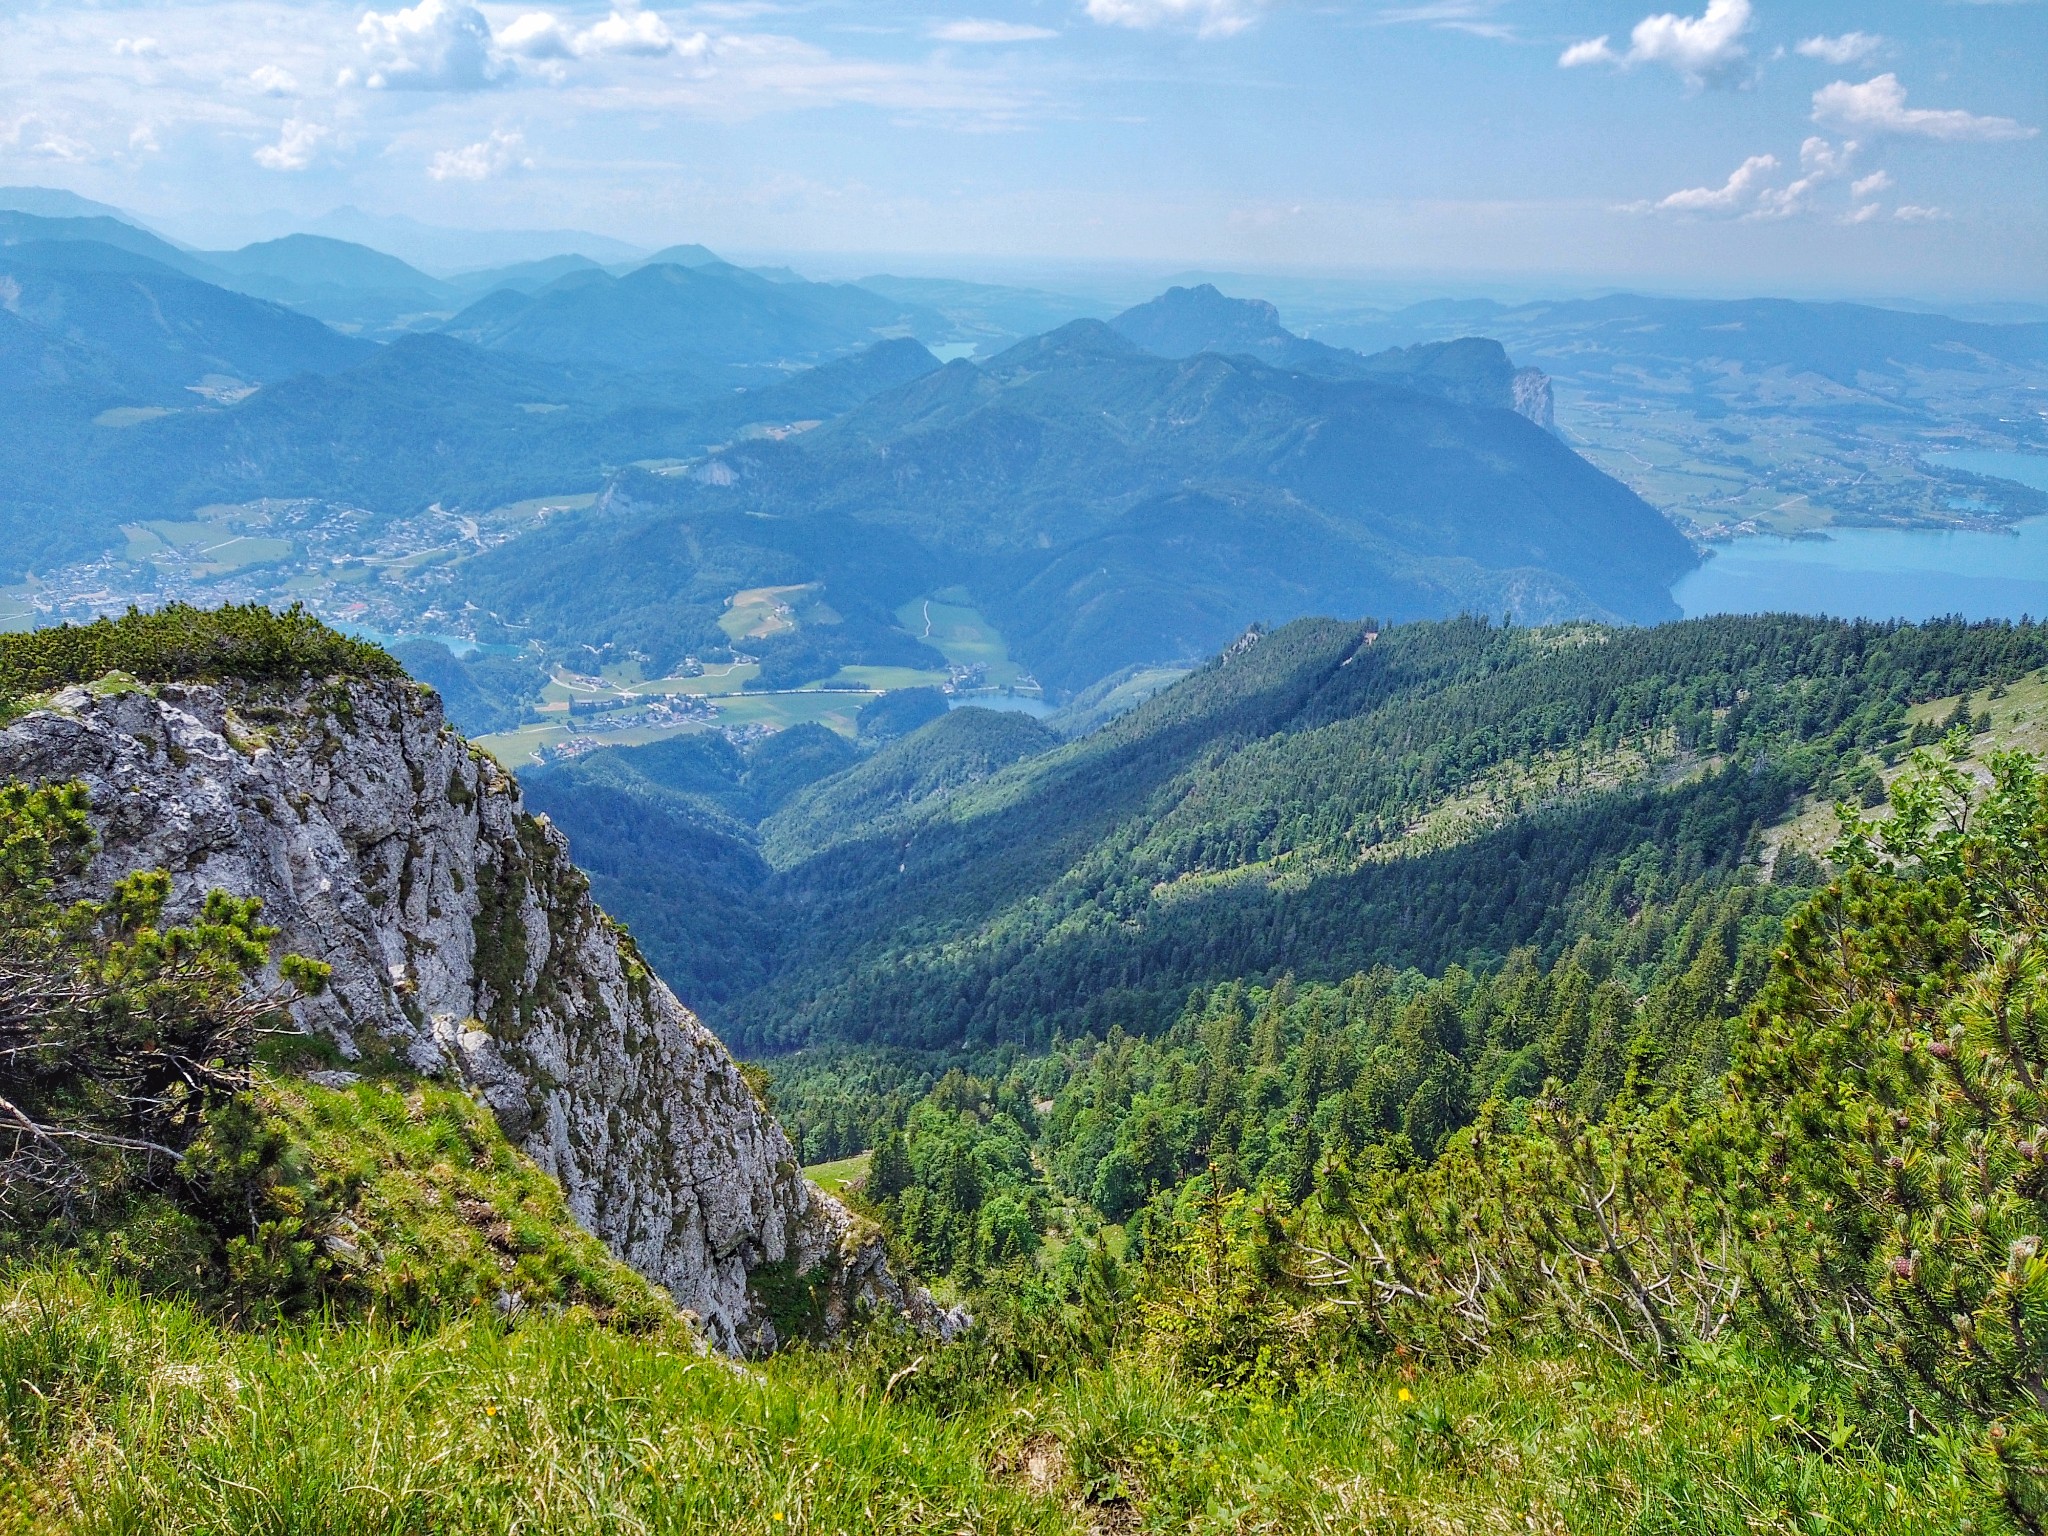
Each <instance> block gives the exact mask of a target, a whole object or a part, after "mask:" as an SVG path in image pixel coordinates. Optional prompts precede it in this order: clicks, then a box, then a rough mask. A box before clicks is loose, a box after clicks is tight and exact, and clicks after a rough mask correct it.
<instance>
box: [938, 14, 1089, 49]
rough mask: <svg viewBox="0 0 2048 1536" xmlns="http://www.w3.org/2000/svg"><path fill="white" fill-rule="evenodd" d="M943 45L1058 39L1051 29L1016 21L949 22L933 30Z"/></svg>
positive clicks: (1031, 41)
mask: <svg viewBox="0 0 2048 1536" xmlns="http://www.w3.org/2000/svg"><path fill="white" fill-rule="evenodd" d="M932 36H933V37H935V38H937V39H938V40H939V41H940V42H942V43H1035V42H1041V41H1043V40H1044V39H1046V38H1048V37H1058V36H1059V33H1057V32H1055V31H1053V29H1052V28H1051V27H1029V26H1025V25H1024V24H1023V23H1021V22H1015V21H978V20H972V19H970V20H966V21H949V22H946V23H944V24H943V25H940V26H936V27H933V28H932Z"/></svg>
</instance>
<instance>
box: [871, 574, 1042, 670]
mask: <svg viewBox="0 0 2048 1536" xmlns="http://www.w3.org/2000/svg"><path fill="white" fill-rule="evenodd" d="M967 599H968V594H967V593H966V592H964V591H962V590H961V589H960V588H958V587H949V588H948V589H946V590H945V591H943V592H935V593H933V594H932V595H931V596H930V597H925V598H913V599H912V600H911V601H909V602H907V603H905V604H904V605H903V606H902V607H901V608H898V609H897V610H896V622H897V623H898V624H901V625H902V626H903V627H904V628H905V629H906V630H908V631H909V632H910V633H911V634H913V635H915V636H917V637H918V638H919V639H920V640H923V641H924V642H925V643H926V644H928V645H930V646H931V647H932V648H933V649H934V650H936V651H938V652H939V653H940V654H941V655H942V656H944V657H945V658H946V660H947V661H948V662H950V663H952V665H954V666H955V667H983V668H986V673H985V675H984V677H983V679H982V682H981V686H983V687H987V688H993V689H1010V688H1015V689H1018V690H1019V691H1024V692H1030V693H1036V692H1038V684H1037V682H1036V681H1035V680H1034V679H1033V678H1032V677H1031V675H1030V674H1029V673H1028V672H1026V671H1025V670H1024V668H1023V667H1021V666H1019V665H1018V664H1017V663H1016V662H1014V661H1012V660H1011V659H1010V648H1009V646H1008V645H1007V644H1005V643H1004V641H1003V637H1002V635H1001V634H1000V633H998V632H997V630H996V628H995V626H994V625H992V624H990V623H989V622H988V620H986V619H984V618H983V617H982V616H981V614H980V612H979V611H978V610H977V609H975V608H974V607H973V606H971V605H970V603H969V602H968V600H967Z"/></svg>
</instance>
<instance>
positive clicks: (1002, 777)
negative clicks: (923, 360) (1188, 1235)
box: [535, 617, 2048, 1049]
mask: <svg viewBox="0 0 2048 1536" xmlns="http://www.w3.org/2000/svg"><path fill="white" fill-rule="evenodd" d="M2044 661H2048V640H2044V638H2043V631H2041V630H2040V629H2038V628H2035V627H2031V626H2013V625H1977V626H1967V625H1962V624H1934V625H1926V626H1918V627H1915V626H1900V625H1872V624H1844V623H1838V622H1833V621H1828V620H1810V619H1793V618H1782V617H1780V618H1730V619H1714V620H1703V621H1694V622H1689V623H1684V624H1675V625H1668V626H1663V627H1660V628H1654V629H1639V630H1609V629H1601V628H1596V627H1592V626H1578V627H1568V628H1563V629H1549V630H1544V629H1537V630H1525V629H1519V628H1501V627H1498V626H1495V625H1491V624H1488V623H1486V622H1484V621H1479V620H1459V621H1454V622H1449V623H1442V624H1416V625H1402V626H1397V627H1389V628H1369V627H1365V626H1360V625H1356V624H1340V623H1337V622H1335V621H1330V620H1315V621H1304V622H1302V623H1299V624H1295V625H1291V626H1289V627H1287V628H1285V629H1282V630H1279V631H1276V632H1274V633H1272V634H1270V635H1260V634H1258V633H1256V632H1254V633H1251V634H1248V635H1247V636H1246V637H1245V638H1244V640H1243V641H1242V642H1240V643H1239V644H1238V645H1236V646H1233V647H1232V648H1231V650H1230V651H1229V652H1227V653H1226V654H1225V655H1224V656H1222V657H1220V658H1218V659H1217V660H1215V661H1213V662H1212V663H1210V664H1209V665H1208V666H1207V667H1206V668H1204V669H1202V670H1201V671H1199V672H1197V673H1196V674H1194V675H1193V676H1191V677H1189V678H1188V679H1186V680H1185V681H1183V682H1182V683H1180V684H1179V685H1177V686H1175V687H1173V688H1171V689H1169V690H1167V691H1166V692H1165V693H1162V694H1160V695H1158V696H1156V697H1154V698H1152V699H1151V700H1149V701H1148V702H1146V703H1145V704H1143V705H1141V706H1140V707H1139V708H1137V709H1136V710H1134V711H1132V712H1131V713H1130V714H1128V715H1126V716H1124V717H1122V718H1120V719H1118V720H1116V721H1114V722H1112V723H1111V724H1109V725H1108V726H1106V727H1104V728H1102V729H1100V730H1098V731H1096V732H1094V733H1093V734H1091V735H1089V736H1086V737H1083V738H1081V739H1080V740H1077V741H1074V742H1070V743H1066V744H1063V745H1058V746H1055V747H1051V748H1050V749H1046V750H1040V751H1037V752H1033V753H1031V754H1030V755H1027V756H1024V757H1023V758H1022V759H1021V760H1018V761H1016V762H1014V763H1011V764H1010V765H1009V766H1001V758H1000V754H998V755H997V756H995V757H987V758H981V759H972V760H969V759H963V758H962V756H961V748H962V746H963V744H965V743H966V741H967V740H968V737H967V736H966V735H965V734H963V732H964V731H965V726H966V722H965V721H964V720H948V721H944V722H941V723H940V724H939V725H936V726H930V727H926V728H925V729H924V730H923V731H920V732H918V733H916V734H914V735H912V736H910V737H908V738H905V739H903V740H902V741H899V742H897V743H895V744H894V745H892V746H890V747H888V748H886V749H885V752H884V754H883V755H879V756H877V757H874V758H871V759H869V760H868V761H867V762H864V763H862V764H861V765H860V766H858V767H855V768H851V769H847V770H843V771H842V775H841V777H839V778H827V779H825V780H823V781H822V782H820V783H818V784H817V785H815V786H813V787H812V788H811V789H809V790H807V791H805V792H804V794H803V795H801V796H799V797H798V798H797V799H795V800H794V801H791V802H789V803H788V804H786V805H783V806H781V807H779V808H763V809H762V811H761V812H760V815H759V818H758V820H757V821H755V822H754V823H753V824H752V825H751V826H749V825H745V824H743V823H744V822H745V818H744V817H740V818H737V819H735V820H729V821H727V822H725V823H723V824H722V826H721V829H720V830H719V832H718V833H717V836H719V837H720V838H721V839H725V840H729V841H730V844H731V846H732V847H734V848H735V849H736V850H741V851H743V853H744V858H740V857H739V855H738V854H735V855H734V858H735V859H736V860H737V862H735V863H732V864H730V865H727V864H723V863H722V864H720V865H719V867H721V868H724V867H733V868H739V867H742V866H744V867H746V868H749V869H754V868H762V869H765V871H766V873H765V876H763V877H762V878H760V879H759V880H758V883H755V884H747V883H746V882H744V881H743V882H741V883H740V884H739V885H737V886H723V887H721V891H722V898H721V899H722V900H725V901H729V902H737V903H739V904H741V906H742V907H743V909H744V910H745V911H746V912H747V913H748V914H749V920H750V921H755V922H759V923H760V924H761V925H762V928H761V931H762V932H763V933H764V934H766V935H768V936H769V937H768V938H767V939H765V940H764V947H763V949H762V950H761V952H760V956H759V957H758V958H757V957H756V956H755V955H754V954H753V953H752V952H750V953H749V956H748V959H747V965H746V970H747V973H748V975H749V976H750V977H751V976H755V975H758V976H759V977H760V978H761V979H760V980H759V981H758V982H754V981H749V982H748V984H747V985H745V986H743V987H737V988H735V987H731V986H727V987H723V988H721V989H720V991H719V995H718V996H716V997H712V996H706V997H704V998H703V999H702V1000H701V1002H702V1006H704V1007H705V1008H706V1010H707V1015H708V1016H709V1017H711V1018H712V1019H713V1020H715V1021H716V1023H717V1024H718V1026H719V1027H720V1028H721V1029H723V1030H725V1031H726V1032H727V1033H728V1034H729V1036H730V1037H732V1038H734V1039H736V1040H738V1041H741V1042H743V1043H744V1044H745V1045H747V1046H748V1047H750V1048H753V1049H782V1048H788V1047H792V1046H797V1045H802V1044H805V1043H812V1042H820V1041H829V1040H857V1041H877V1042H892V1043H897V1044H906V1045H917V1046H922V1047H950V1048H958V1047H960V1046H962V1045H963V1044H964V1045H966V1046H968V1047H971V1048H986V1047H991V1046H994V1045H997V1044H999V1043H1003V1042H1012V1043H1017V1044H1023V1045H1031V1046H1037V1047H1043V1046H1045V1045H1047V1044H1049V1043H1050V1042H1051V1041H1052V1040H1053V1039H1054V1038H1055V1037H1056V1036H1058V1035H1060V1034H1063V1033H1064V1034H1066V1035H1069V1036H1072V1035H1078V1034H1082V1033H1094V1034H1097V1035H1100V1034H1103V1033H1106V1032H1107V1031H1108V1030H1109V1029H1110V1028H1111V1027H1112V1026H1121V1027H1122V1028H1124V1029H1126V1030H1128V1031H1131V1032H1136V1033H1150V1032H1153V1031H1156V1030H1159V1029H1162V1028H1164V1027H1165V1026H1166V1025H1167V1024H1168V1023H1169V1022H1170V1021H1171V1020H1172V1019H1174V1018H1175V1017H1176V1016H1177V1015H1178V1014H1179V1012H1180V1009H1181V1007H1182V1004H1183V1002H1184V1000H1185V998H1186V996H1187V994H1188V992H1189V989H1190V988H1195V987H1206V986H1211V985H1215V984H1217V983H1221V982H1225V981H1229V980H1232V979H1253V978H1256V979H1260V980H1263V981H1270V980H1272V979H1273V978H1277V977H1278V976H1280V975H1282V974H1285V973H1290V972H1291V973H1293V974H1294V975H1296V976H1297V977H1298V978H1300V979H1301V980H1304V981H1306V980H1309V979H1323V980H1329V981H1338V980H1342V979H1343V978H1345V977H1347V976H1350V975H1353V974H1355V973H1358V972H1362V971H1368V970H1370V969H1372V968H1373V967H1375V966H1380V965H1387V966H1391V967H1394V968H1395V969H1397V970H1399V969H1403V968H1407V967H1416V968H1419V969H1421V970H1423V971H1425V972H1428V973H1431V974H1440V973H1442V972H1443V971H1444V970H1445V969H1446V968H1447V967H1449V966H1453V965H1463V966H1466V967H1470V968H1473V969H1475V970H1479V971H1485V970H1489V969H1492V968H1494V967H1496V966H1498V965H1500V964H1501V963H1503V962H1504V961H1505V959H1506V958H1507V956H1508V955H1509V954H1510V952H1512V951H1514V950H1516V949H1518V948H1523V947H1533V948H1534V950H1535V952H1536V953H1537V954H1538V955H1539V956H1541V957H1543V960H1544V963H1545V964H1548V963H1550V961H1551V960H1553V959H1554V958H1555V957H1557V956H1558V955H1561V954H1562V953H1564V952H1565V951H1566V950H1568V949H1569V948H1570V947H1571V946H1572V945H1573V944H1574V943H1575V942H1576V941H1577V940H1578V939H1579V938H1580V937H1581V936H1582V935H1584V934H1586V933H1589V932H1596V931H1600V930H1602V929H1603V928H1605V927H1606V926H1608V925H1611V924H1612V923H1615V922H1619V921H1625V920H1626V919H1627V918H1628V917H1629V915H1630V914H1634V913H1637V912H1640V911H1643V910H1645V909H1648V908H1655V907H1658V906H1660V905H1662V904H1665V903H1669V902H1674V901H1691V900H1695V899H1698V897H1699V893H1701V892H1704V891H1710V890H1718V889H1722V888H1725V887H1727V886H1729V885H1730V884H1731V883H1732V882H1735V881H1736V880H1737V878H1738V872H1739V871H1741V870H1742V869H1743V868H1744V867H1745V866H1746V865H1753V864H1754V863H1755V862H1756V860H1757V858H1758V844H1757V842H1756V836H1757V834H1758V833H1759V832H1760V831H1761V830H1762V829H1764V828H1765V827H1767V826H1769V825H1771V824H1772V823H1774V822H1776V821H1778V820H1779V819H1781V818H1782V817H1784V816H1785V815H1786V814H1787V813H1788V812H1789V811H1790V810H1792V809H1793V808H1794V806H1795V805H1796V804H1798V803H1799V802H1800V800H1801V797H1803V796H1810V795H1816V794H1818V795H1821V796H1829V795H1833V794H1836V793H1850V792H1857V791H1860V789H1861V787H1862V786H1863V785H1864V784H1865V783H1866V782H1867V781H1868V780H1869V779H1870V778H1871V776H1872V773H1873V769H1874V768H1875V767H1876V766H1878V765H1880V764H1881V762H1882V760H1883V755H1884V754H1886V753H1892V754H1894V755H1895V754H1896V752H1897V751H1898V749H1899V748H1898V743H1899V741H1900V740H1901V738H1902V733H1903V731H1904V724H1903V722H1904V719H1905V711H1906V709H1907V707H1908V705H1909V704H1911V703H1913V702H1916V701H1919V700H1923V699H1928V698H1936V697H1944V696H1947V695H1950V694H1959V693H1962V692H1964V691H1966V690H1969V689H1975V688H1984V687H1987V686H1990V685H1992V684H1995V683H1997V682H1999V681H2001V680H2009V679H2011V678H2014V677H2017V676H2019V675H2020V674H2022V673H2024V672H2026V671H2029V670H2031V669H2032V668H2035V667H2038V666H2040V665H2042V664H2043V662H2044ZM619 756H620V758H621V760H623V761H630V760H631V758H632V754H619ZM927 759H928V760H927ZM970 761H971V767H970V771H961V770H959V769H954V768H948V767H946V766H945V765H946V764H947V763H949V762H952V763H963V762H970ZM551 777H552V776H551V775H550V776H539V777H536V779H535V783H536V786H537V787H538V786H540V785H543V784H547V783H548V782H549V779H550V778H551ZM562 782H564V789H561V790H556V789H548V790H542V791H540V792H541V793H543V794H544V795H559V796H560V799H559V800H558V801H557V802H556V804H557V807H558V814H559V815H561V816H562V817H563V818H565V824H567V825H569V826H570V829H571V831H572V834H576V835H578V836H579V837H581V838H582V841H580V842H579V844H578V846H579V848H589V849H590V850H591V854H592V856H595V857H597V858H599V860H600V861H601V862H602V861H604V860H605V859H607V858H609V857H610V855H609V854H607V853H605V852H603V851H602V848H603V844H602V842H601V841H600V842H598V843H593V842H592V841H591V839H590V837H589V836H588V835H587V830H586V831H585V832H579V831H578V828H577V827H576V825H575V823H574V820H573V817H574V816H575V814H576V812H575V810H574V799H575V796H574V795H573V793H568V792H567V791H566V781H562ZM922 786H931V787H929V788H926V787H922ZM721 846H725V844H724V843H723V842H722V843H721ZM757 860H758V861H759V864H758V865H757V864H756V862H755V861H757ZM696 862H697V861H695V860H676V861H663V860H661V859H660V858H659V857H658V854H653V853H652V852H651V851H650V856H648V857H643V858H640V859H639V860H638V861H637V863H636V870H637V874H636V880H637V881H638V892H639V894H637V895H635V896H633V897H630V898H629V897H627V896H626V895H624V894H623V893H621V894H620V895H619V896H618V897H617V898H615V902H616V905H617V906H618V909H619V912H620V915H621V916H622V917H624V918H625V919H626V920H627V921H629V922H631V923H633V924H634V926H635V927H636V929H646V928H648V927H649V926H650V925H657V926H658V925H660V924H661V923H662V922H663V919H662V918H661V917H660V916H659V914H660V913H661V911H662V910H664V908H667V907H672V906H674V905H675V904H676V903H681V902H686V901H689V900H692V899H694V898H693V897H692V896H691V895H690V893H691V892H692V891H693V890H695V889H696V888H697V886H696V876H695V875H694V873H693V865H694V863H696ZM1778 877H1779V878H1780V879H1793V880H1797V879H1799V878H1802V876H1801V874H1800V866H1799V861H1798V859H1796V858H1788V859H1787V860H1786V861H1785V862H1784V866H1783V868H1782V869H1780V870H1779V871H1778ZM643 914H644V916H643ZM650 951H651V953H652V954H653V956H654V958H655V960H656V963H657V964H665V963H668V962H669V959H670V955H669V953H666V952H664V950H663V949H662V947H661V944H660V942H659V941H658V940H653V939H650ZM676 958H677V959H680V952H676ZM691 964H692V966H693V967H694V966H695V965H696V964H697V962H691ZM694 1000H695V999H693V1001H694Z"/></svg>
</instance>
